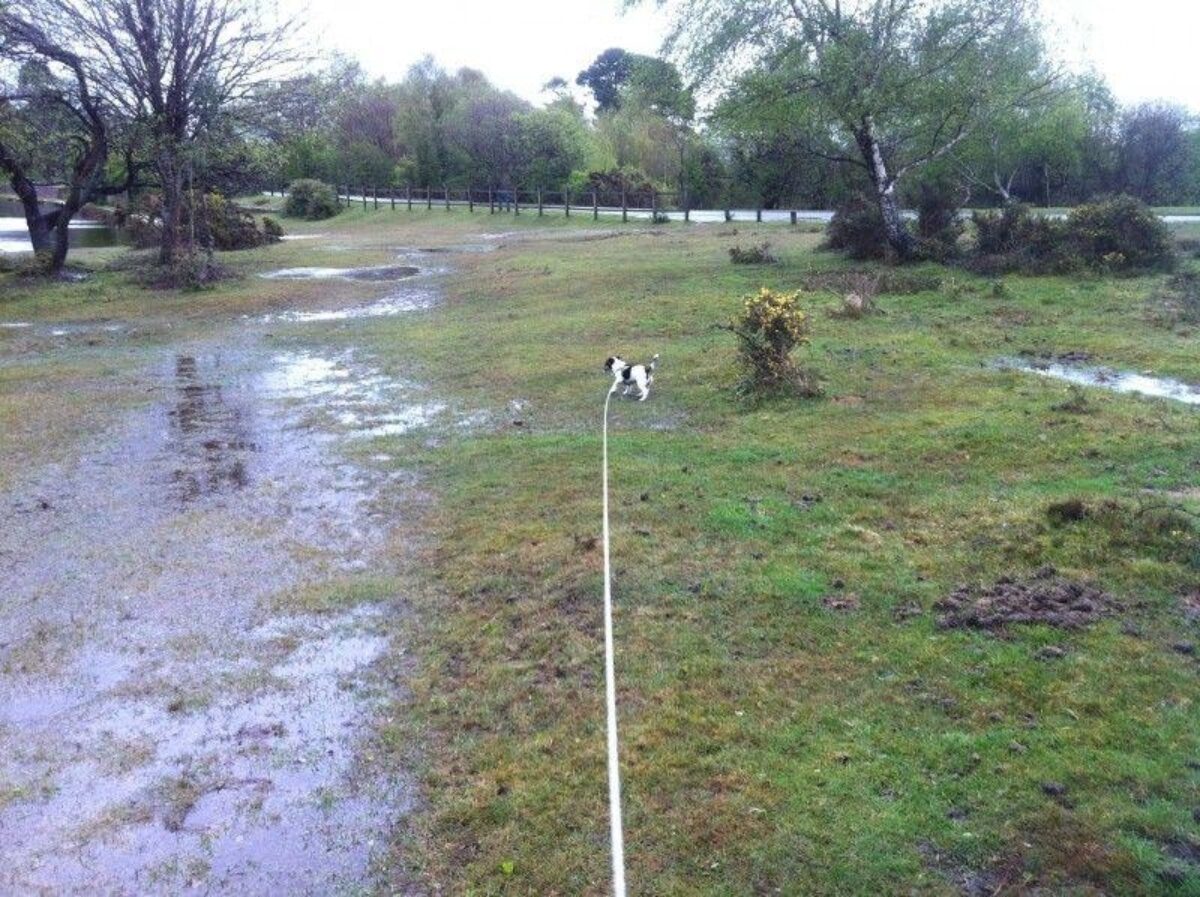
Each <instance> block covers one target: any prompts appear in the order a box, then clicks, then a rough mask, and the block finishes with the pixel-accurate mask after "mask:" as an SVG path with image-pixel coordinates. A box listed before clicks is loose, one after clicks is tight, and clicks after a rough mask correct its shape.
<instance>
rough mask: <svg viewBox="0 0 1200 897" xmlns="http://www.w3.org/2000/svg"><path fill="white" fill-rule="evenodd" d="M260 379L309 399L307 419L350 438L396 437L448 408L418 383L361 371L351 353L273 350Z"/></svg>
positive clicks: (271, 388)
mask: <svg viewBox="0 0 1200 897" xmlns="http://www.w3.org/2000/svg"><path fill="white" fill-rule="evenodd" d="M262 384H263V387H264V389H265V390H266V391H267V392H268V393H271V394H274V395H276V396H279V397H282V398H285V399H290V400H294V401H302V402H308V403H310V410H309V413H308V416H309V418H310V419H312V420H316V421H318V422H319V421H325V422H327V423H332V424H334V425H336V426H337V427H338V428H339V429H341V430H343V431H344V432H346V433H347V434H348V435H350V436H356V437H375V436H398V435H401V434H404V433H408V432H411V431H412V430H416V429H419V428H421V427H427V426H430V425H432V424H433V423H435V422H437V421H438V420H439V419H440V418H441V417H442V416H443V415H444V414H445V413H446V412H447V411H448V407H447V405H446V403H444V402H439V401H436V400H433V399H431V398H429V397H428V395H427V390H425V389H424V388H423V387H421V386H419V385H418V384H416V383H412V382H409V381H405V380H398V379H394V378H392V377H387V376H385V375H383V374H379V373H369V372H365V371H363V370H361V369H360V368H359V367H358V365H356V364H355V363H354V361H353V360H352V359H351V358H343V359H338V360H334V359H329V358H325V357H322V356H317V355H312V354H308V353H290V354H286V355H279V356H276V358H275V366H274V367H273V368H272V369H271V370H270V371H268V372H267V373H266V374H265V375H264V376H263V379H262ZM314 400H317V404H311V403H312V402H313V401H314Z"/></svg>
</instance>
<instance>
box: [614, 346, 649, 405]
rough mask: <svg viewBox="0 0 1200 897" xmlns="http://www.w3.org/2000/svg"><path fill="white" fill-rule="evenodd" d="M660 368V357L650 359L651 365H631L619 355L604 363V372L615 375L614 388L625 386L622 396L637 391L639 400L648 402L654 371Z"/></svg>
mask: <svg viewBox="0 0 1200 897" xmlns="http://www.w3.org/2000/svg"><path fill="white" fill-rule="evenodd" d="M657 366H658V356H657V355H655V356H654V357H653V358H651V359H650V363H649V364H629V363H628V362H626V361H625V359H623V358H621V357H620V356H619V355H613V356H612V357H611V358H609V359H608V360H607V361H605V362H604V370H606V371H608V372H609V373H611V374H612V375H613V385H612V388H613V389H614V390H615V389H616V388H617V387H618V386H623V387H624V389H623V390H622V391H621V395H623V396H627V395H629V392H630V390H632V389H635V388H636V389H637V391H638V394H637V400H638V401H639V402H644V401H646V399H647V398H649V396H650V384H651V383H653V382H654V369H655V368H656V367H657Z"/></svg>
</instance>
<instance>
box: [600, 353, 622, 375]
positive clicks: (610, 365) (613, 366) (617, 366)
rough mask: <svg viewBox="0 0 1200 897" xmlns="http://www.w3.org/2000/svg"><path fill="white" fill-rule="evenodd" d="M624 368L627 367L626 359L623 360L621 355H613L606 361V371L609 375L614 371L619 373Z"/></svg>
mask: <svg viewBox="0 0 1200 897" xmlns="http://www.w3.org/2000/svg"><path fill="white" fill-rule="evenodd" d="M623 367H625V359H623V358H621V356H619V355H611V356H609V357H608V358H607V359H605V361H604V370H606V371H608V372H609V373H612V372H613V371H619V370H621V368H623Z"/></svg>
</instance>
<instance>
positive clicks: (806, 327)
mask: <svg viewBox="0 0 1200 897" xmlns="http://www.w3.org/2000/svg"><path fill="white" fill-rule="evenodd" d="M800 298H801V293H800V291H798V290H797V291H795V292H791V293H784V292H777V291H774V290H770V289H768V288H767V287H763V288H762V289H760V290H759V291H758V292H757V293H755V294H753V295H751V296H747V297H746V299H745V301H744V302H743V303H742V309H741V311H740V312H739V313H738V314H737V315H736V316H735V317H734V319H733V320H732V321H730V322H729V325H728V327H729V329H730V330H731V331H733V334H734V335H735V336H736V337H737V339H738V363H739V365H740V366H741V368H742V371H743V376H742V379H741V380H740V381H739V383H738V392H739V393H741V394H742V395H757V396H762V395H772V394H780V393H790V394H793V395H802V396H813V395H817V394H818V393H819V392H820V384H819V382H818V380H817V377H816V374H814V373H813V372H812V371H811V370H808V369H806V368H802V367H799V366H798V365H797V364H796V362H795V360H794V359H793V358H792V352H793V351H794V350H795V349H796V348H797V347H798V346H803V345H806V344H807V343H808V339H809V332H810V330H811V327H812V324H811V319H810V318H809V316H808V315H807V314H806V313H805V312H804V311H803V310H801V308H800Z"/></svg>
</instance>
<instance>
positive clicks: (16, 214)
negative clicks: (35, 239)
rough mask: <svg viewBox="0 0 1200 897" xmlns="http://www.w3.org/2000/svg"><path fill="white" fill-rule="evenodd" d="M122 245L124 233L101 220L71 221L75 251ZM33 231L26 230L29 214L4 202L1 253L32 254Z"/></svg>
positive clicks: (0, 215)
mask: <svg viewBox="0 0 1200 897" xmlns="http://www.w3.org/2000/svg"><path fill="white" fill-rule="evenodd" d="M121 242H122V236H121V231H120V230H118V229H117V228H115V227H113V226H111V225H108V224H104V223H103V222H100V221H84V220H83V219H81V218H76V219H75V220H73V221H72V222H71V227H70V245H71V248H72V249H94V248H99V247H104V246H116V245H117V244H118V243H121ZM32 251H33V246H32V244H31V243H30V242H29V230H28V229H27V228H26V227H25V212H24V210H23V209H22V207H21V204H20V203H19V202H12V201H10V200H0V252H32Z"/></svg>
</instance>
